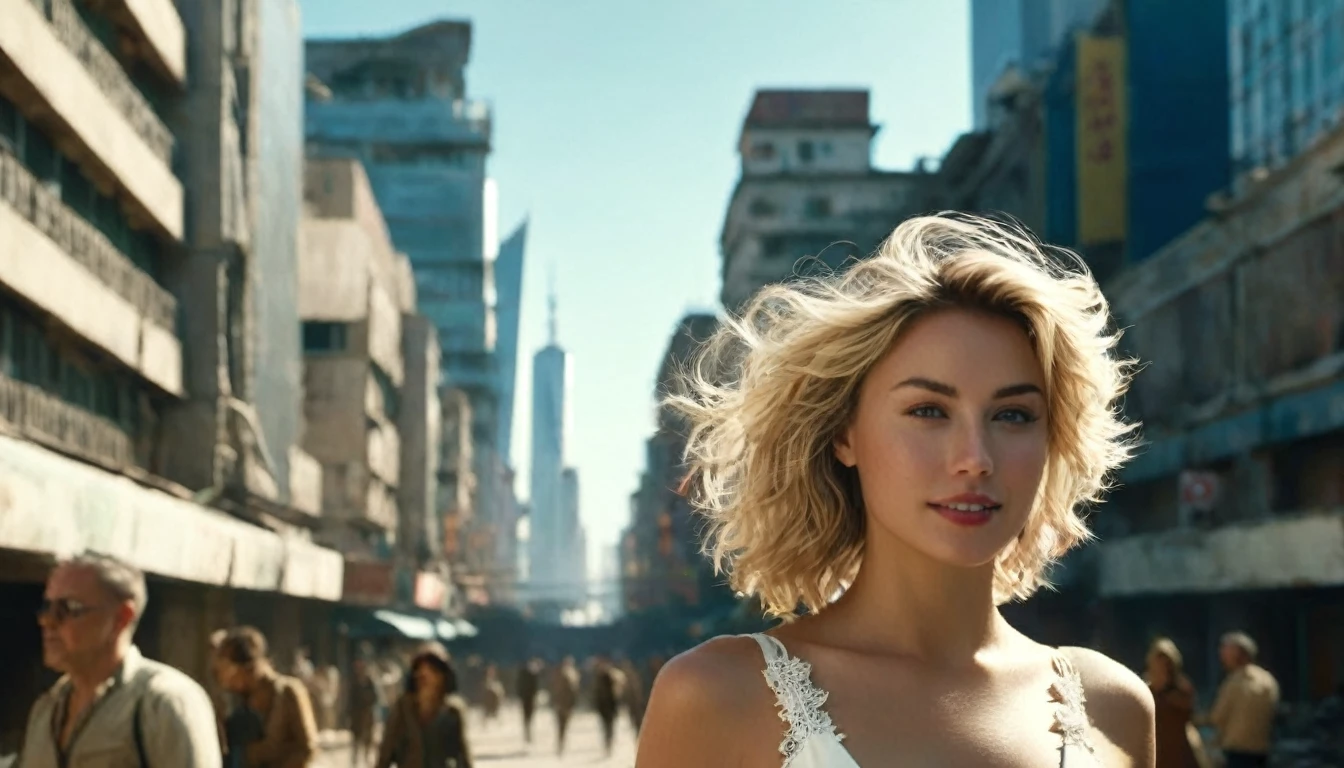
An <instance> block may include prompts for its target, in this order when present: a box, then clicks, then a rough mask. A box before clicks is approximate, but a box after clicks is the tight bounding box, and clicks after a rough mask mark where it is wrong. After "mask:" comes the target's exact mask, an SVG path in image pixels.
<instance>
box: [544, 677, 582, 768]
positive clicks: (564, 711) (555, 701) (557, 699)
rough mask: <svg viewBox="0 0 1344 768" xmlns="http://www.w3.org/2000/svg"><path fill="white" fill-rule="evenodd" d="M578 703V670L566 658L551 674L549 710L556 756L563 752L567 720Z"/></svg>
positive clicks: (567, 725) (567, 728)
mask: <svg viewBox="0 0 1344 768" xmlns="http://www.w3.org/2000/svg"><path fill="white" fill-rule="evenodd" d="M578 702H579V668H578V666H577V665H576V664H575V662H574V657H573V656H566V657H565V660H564V661H562V662H560V666H559V667H557V668H556V669H555V671H554V672H553V673H552V674H551V709H553V710H554V711H555V725H556V748H555V751H556V754H564V752H565V734H566V733H567V732H568V730H569V719H570V718H571V717H573V715H574V707H575V706H576V705H577V704H578Z"/></svg>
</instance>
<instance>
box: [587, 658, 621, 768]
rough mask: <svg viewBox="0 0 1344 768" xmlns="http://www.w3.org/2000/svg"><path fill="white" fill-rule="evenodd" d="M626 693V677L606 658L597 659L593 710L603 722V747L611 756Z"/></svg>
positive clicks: (594, 674)
mask: <svg viewBox="0 0 1344 768" xmlns="http://www.w3.org/2000/svg"><path fill="white" fill-rule="evenodd" d="M624 692H625V675H624V674H622V673H621V671H620V670H619V669H617V668H616V667H615V666H614V665H613V664H612V663H611V660H610V659H608V658H606V657H605V656H603V657H599V658H598V659H597V664H596V665H595V667H594V669H593V709H595V710H597V716H598V718H600V719H601V720H602V746H603V748H604V750H605V752H606V754H607V755H608V756H610V755H611V742H612V739H614V738H615V736H616V713H617V711H618V710H619V709H620V705H621V698H622V695H623V694H624Z"/></svg>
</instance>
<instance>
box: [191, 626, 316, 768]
mask: <svg viewBox="0 0 1344 768" xmlns="http://www.w3.org/2000/svg"><path fill="white" fill-rule="evenodd" d="M215 674H216V675H217V676H218V677H219V683H220V685H221V686H223V688H224V689H225V690H226V691H229V692H231V693H234V694H237V695H238V698H239V704H238V708H237V709H236V710H235V711H234V713H233V714H232V715H230V720H231V722H232V723H233V724H234V725H232V727H230V726H227V725H226V727H225V730H226V732H228V734H227V737H228V741H229V755H230V757H231V758H232V759H233V760H234V761H236V762H234V763H233V764H238V765H241V766H242V768H305V767H306V766H310V765H312V763H313V759H314V758H315V757H316V755H317V721H316V718H315V717H314V715H313V703H312V700H311V699H310V698H309V696H308V689H307V687H306V686H304V684H303V683H302V682H300V681H299V680H297V679H295V678H292V677H287V676H285V675H281V674H280V673H278V672H276V671H275V667H274V666H273V665H272V664H271V661H270V658H269V656H268V655H267V647H266V637H265V635H263V634H261V632H260V631H258V630H257V629H255V628H254V627H235V628H234V629H230V630H229V631H228V632H227V633H226V634H225V635H224V638H223V639H222V640H221V641H220V643H219V646H218V647H217V648H216V649H215Z"/></svg>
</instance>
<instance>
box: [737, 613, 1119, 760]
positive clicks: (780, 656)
mask: <svg viewBox="0 0 1344 768" xmlns="http://www.w3.org/2000/svg"><path fill="white" fill-rule="evenodd" d="M750 637H751V638H752V639H754V640H755V641H756V642H757V643H758V644H759V645H760V646H761V652H762V653H763V654H765V680H766V682H767V683H769V684H770V690H772V691H774V692H775V699H776V702H777V703H778V705H779V717H780V719H781V720H783V721H784V722H786V723H788V726H789V732H788V733H787V734H786V735H785V736H784V741H782V742H780V745H779V752H780V754H781V755H783V756H784V762H783V768H860V766H859V764H858V763H856V762H855V761H854V758H853V757H851V756H850V754H849V751H848V750H846V749H845V747H844V746H843V745H842V744H841V742H842V741H843V740H844V738H845V737H844V735H843V734H840V733H837V732H836V730H835V725H834V724H832V723H831V716H830V715H829V714H827V713H826V709H825V705H826V698H827V695H828V694H827V693H826V691H823V690H822V689H820V688H818V687H817V686H816V685H814V684H813V683H812V665H811V664H808V663H807V662H806V661H803V660H802V659H799V658H795V657H793V656H790V655H789V652H788V650H787V649H785V648H784V644H783V643H781V642H780V641H778V640H776V639H775V638H773V637H771V636H770V635H762V634H755V635H750ZM1054 670H1055V676H1056V679H1055V682H1054V684H1053V685H1052V686H1051V687H1050V693H1051V695H1052V697H1053V699H1054V701H1055V703H1056V707H1057V708H1056V710H1055V727H1054V730H1055V731H1056V732H1058V733H1059V735H1060V749H1059V765H1060V768H1085V767H1088V766H1098V765H1100V762H1099V761H1098V760H1097V758H1096V755H1095V754H1094V753H1093V751H1092V747H1091V745H1090V744H1088V741H1087V712H1086V711H1085V709H1084V707H1083V683H1082V680H1081V679H1080V678H1079V677H1078V672H1077V670H1075V669H1074V668H1073V665H1072V664H1070V663H1069V661H1068V660H1067V659H1065V658H1064V657H1062V656H1059V655H1056V656H1055V663H1054Z"/></svg>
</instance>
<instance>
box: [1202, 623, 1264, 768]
mask: <svg viewBox="0 0 1344 768" xmlns="http://www.w3.org/2000/svg"><path fill="white" fill-rule="evenodd" d="M1258 650H1259V649H1258V648H1257V647H1256V644H1255V641H1254V640H1252V639H1251V638H1250V636H1249V635H1247V634H1246V633H1244V632H1230V633H1228V634H1226V635H1224V636H1223V639H1222V643H1221V645H1220V647H1219V649H1218V656H1219V659H1220V660H1221V661H1222V662H1223V667H1224V668H1225V669H1226V670H1227V678H1226V679H1224V680H1223V685H1222V687H1221V688H1219V689H1218V698H1217V699H1216V700H1215V701H1214V703H1213V709H1212V710H1211V711H1210V712H1209V722H1210V723H1212V724H1213V726H1214V728H1216V729H1218V743H1219V745H1220V746H1221V747H1222V750H1223V754H1224V755H1225V756H1226V757H1227V768H1255V767H1256V766H1266V765H1268V764H1269V748H1270V736H1271V732H1272V730H1273V727H1274V714H1275V711H1276V710H1277V709H1278V706H1279V682H1278V681H1277V680H1275V679H1274V675H1272V674H1270V673H1269V671H1268V670H1266V669H1265V668H1264V667H1262V666H1260V665H1259V664H1256V663H1255V658H1256V655H1257V651H1258Z"/></svg>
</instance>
